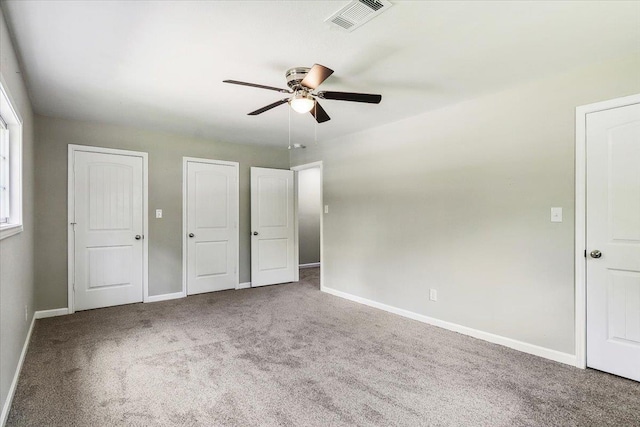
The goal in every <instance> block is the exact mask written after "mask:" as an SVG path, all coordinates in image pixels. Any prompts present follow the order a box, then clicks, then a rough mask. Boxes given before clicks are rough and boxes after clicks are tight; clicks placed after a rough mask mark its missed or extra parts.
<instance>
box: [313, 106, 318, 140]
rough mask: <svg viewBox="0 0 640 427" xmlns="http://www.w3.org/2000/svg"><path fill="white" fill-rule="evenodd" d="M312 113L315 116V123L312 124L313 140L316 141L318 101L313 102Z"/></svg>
mask: <svg viewBox="0 0 640 427" xmlns="http://www.w3.org/2000/svg"><path fill="white" fill-rule="evenodd" d="M313 113H314V114H313V115H314V116H315V119H316V120H315V123H314V124H313V133H314V134H313V142H315V143H316V144H317V143H318V102H315V103H314V104H313Z"/></svg>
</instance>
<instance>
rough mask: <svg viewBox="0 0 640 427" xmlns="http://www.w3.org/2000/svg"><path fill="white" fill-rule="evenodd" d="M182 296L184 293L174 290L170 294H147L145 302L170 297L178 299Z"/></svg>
mask: <svg viewBox="0 0 640 427" xmlns="http://www.w3.org/2000/svg"><path fill="white" fill-rule="evenodd" d="M178 298H184V293H182V291H180V292H174V293H172V294H162V295H149V296H148V297H147V300H146V301H145V302H159V301H168V300H170V299H178Z"/></svg>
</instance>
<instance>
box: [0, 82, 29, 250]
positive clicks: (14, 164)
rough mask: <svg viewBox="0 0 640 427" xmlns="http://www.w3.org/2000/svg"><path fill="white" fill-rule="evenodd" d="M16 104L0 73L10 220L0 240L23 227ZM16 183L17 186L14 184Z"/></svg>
mask: <svg viewBox="0 0 640 427" xmlns="http://www.w3.org/2000/svg"><path fill="white" fill-rule="evenodd" d="M16 105H17V104H16V102H15V101H14V99H13V97H12V96H11V94H10V93H9V86H8V85H7V83H6V81H5V79H4V76H3V75H2V73H1V72H0V110H3V111H6V110H4V108H7V109H8V115H5V116H4V121H5V124H6V127H7V129H8V130H9V150H10V151H9V157H10V160H9V162H10V165H11V166H10V174H11V176H10V178H9V179H10V182H11V183H12V184H11V185H10V187H11V192H10V209H11V212H10V218H9V221H10V223H9V224H4V225H0V240H3V239H6V238H7V237H11V236H15V235H16V234H18V233H21V232H22V231H24V227H23V198H22V192H23V180H24V177H23V175H22V168H23V158H22V151H23V150H22V148H23V147H22V143H23V133H24V129H23V124H24V123H23V121H22V116H21V115H20V112H19V111H18V109H17V107H16ZM15 183H17V184H15Z"/></svg>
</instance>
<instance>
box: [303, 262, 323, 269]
mask: <svg viewBox="0 0 640 427" xmlns="http://www.w3.org/2000/svg"><path fill="white" fill-rule="evenodd" d="M315 267H320V263H319V262H310V263H308V264H299V265H298V268H315Z"/></svg>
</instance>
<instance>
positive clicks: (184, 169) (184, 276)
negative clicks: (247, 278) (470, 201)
mask: <svg viewBox="0 0 640 427" xmlns="http://www.w3.org/2000/svg"><path fill="white" fill-rule="evenodd" d="M188 162H194V163H207V164H210V165H223V166H233V167H234V168H235V169H236V196H237V197H238V209H237V211H236V216H235V223H236V239H237V242H238V248H237V249H238V250H237V252H236V289H238V286H239V285H240V163H238V162H229V161H225V160H213V159H202V158H199V157H183V158H182V294H183V296H185V297H186V296H187V232H188V230H187V163H188Z"/></svg>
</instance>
